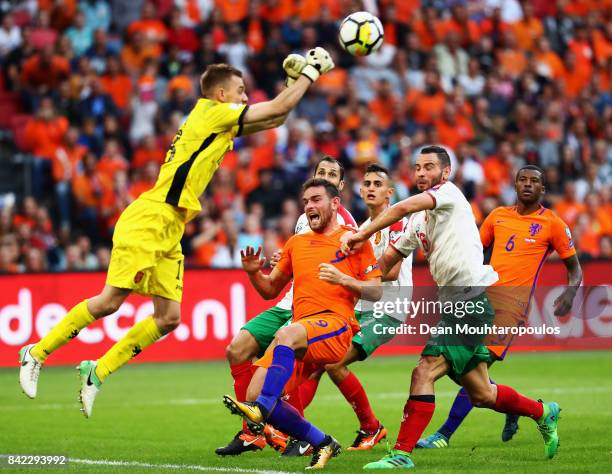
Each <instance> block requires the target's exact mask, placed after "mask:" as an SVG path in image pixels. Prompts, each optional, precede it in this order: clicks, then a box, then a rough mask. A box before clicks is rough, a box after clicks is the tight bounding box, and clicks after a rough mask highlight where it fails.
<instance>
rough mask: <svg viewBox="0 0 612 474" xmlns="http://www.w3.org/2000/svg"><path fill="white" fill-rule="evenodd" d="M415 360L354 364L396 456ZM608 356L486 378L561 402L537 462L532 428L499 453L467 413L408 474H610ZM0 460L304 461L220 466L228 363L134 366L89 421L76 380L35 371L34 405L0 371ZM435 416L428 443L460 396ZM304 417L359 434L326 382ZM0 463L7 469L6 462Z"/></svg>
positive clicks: (140, 465) (504, 368) (107, 463)
mask: <svg viewBox="0 0 612 474" xmlns="http://www.w3.org/2000/svg"><path fill="white" fill-rule="evenodd" d="M415 362H416V358H415V357H392V358H373V359H372V360H369V361H366V362H364V363H357V364H354V365H353V369H354V371H355V373H356V374H357V375H358V376H359V378H360V379H361V381H362V382H363V384H364V386H365V388H366V391H367V392H368V395H369V396H370V400H371V402H372V405H373V408H374V411H375V412H376V414H377V416H378V417H379V419H380V420H381V421H382V422H383V423H384V425H385V426H386V427H387V428H388V429H389V433H390V440H389V441H390V443H391V445H393V442H394V441H395V436H396V435H397V430H398V426H399V423H400V419H401V414H402V408H403V405H404V402H405V400H406V397H407V393H408V387H409V383H410V371H411V369H412V368H413V367H414V365H415ZM611 368H612V352H583V353H539V354H534V353H530V354H512V353H511V354H510V356H509V357H508V359H507V360H506V361H505V362H503V363H500V364H496V365H495V366H494V367H493V369H492V371H491V373H492V377H493V378H494V379H495V380H498V381H499V382H500V383H504V384H508V385H512V386H513V387H515V388H516V389H517V390H519V391H520V392H522V393H524V394H525V395H527V396H530V397H534V398H542V399H544V400H546V401H549V400H554V401H557V402H559V403H560V405H561V408H562V412H561V420H560V422H559V434H560V438H561V447H560V448H559V453H558V454H557V456H556V458H555V459H553V460H552V461H549V460H546V459H544V451H543V443H542V439H541V436H540V434H539V433H538V431H537V429H536V426H535V423H534V422H533V421H532V420H529V419H521V422H520V429H519V432H518V433H517V434H516V435H515V437H514V439H513V440H512V441H510V442H509V443H502V442H501V429H502V426H503V423H504V417H503V415H501V414H498V413H495V412H491V411H488V410H474V411H473V412H472V413H471V414H470V415H469V416H468V418H467V419H466V421H465V423H464V424H463V426H462V427H461V428H460V429H459V431H458V432H457V433H456V434H455V436H454V437H453V438H452V439H451V446H450V448H447V449H441V450H417V451H415V453H414V455H413V459H414V462H415V464H416V467H417V470H418V471H422V472H432V473H436V474H438V473H464V472H487V473H498V472H499V473H504V474H507V473H508V472H519V473H527V472H529V473H536V472H538V473H539V472H550V473H553V472H554V473H563V472H567V473H574V472H597V473H601V472H611V471H612V464H611V463H612V453H611V449H612V444H611V442H612V435H611V430H610V426H611V424H612V403H610V401H611V399H612V378H610V373H611V370H610V369H611ZM0 387H2V389H1V390H0V454H2V455H6V454H64V455H67V456H69V457H70V458H71V461H70V463H69V466H68V468H43V467H39V468H16V467H13V468H11V469H10V470H7V472H15V473H16V472H41V471H47V470H50V469H51V470H53V472H66V471H71V472H103V473H107V472H149V473H151V472H160V473H164V472H167V473H172V472H245V473H253V472H263V471H272V472H276V473H278V472H301V471H303V469H304V467H305V466H306V465H308V463H309V458H290V459H285V458H279V457H278V454H277V453H276V452H275V451H273V450H271V449H269V448H266V449H265V450H264V451H262V452H257V453H246V454H243V455H242V456H239V457H226V458H221V457H218V456H216V455H215V454H214V448H216V447H217V446H221V445H224V444H226V442H228V441H229V440H230V439H231V438H232V437H233V435H234V434H235V433H236V431H238V429H239V427H240V423H239V419H238V418H237V417H234V416H231V415H230V414H229V412H228V411H227V410H226V409H225V407H224V406H223V405H222V403H221V396H222V395H223V394H224V393H232V385H231V377H230V374H229V369H228V368H227V365H226V364H225V363H221V362H219V363H217V362H214V363H189V364H155V365H148V364H142V365H132V366H129V367H125V368H123V369H122V370H121V371H119V372H118V373H117V374H114V375H113V376H111V377H110V378H109V379H108V381H107V382H106V383H105V384H104V386H103V388H102V391H101V392H100V394H99V395H98V398H97V400H96V404H95V406H94V413H93V417H92V418H91V419H85V418H84V417H83V416H82V415H81V413H80V412H79V409H78V403H77V391H78V380H77V377H76V371H75V370H74V369H73V368H68V367H60V368H56V367H48V368H45V369H43V371H42V373H41V378H40V382H39V386H38V398H37V399H36V400H29V399H27V398H26V397H25V395H23V394H22V393H21V390H20V389H19V385H18V374H17V368H16V367H15V368H14V369H2V370H0ZM436 388H437V393H436V403H437V407H436V413H435V415H434V419H433V420H432V423H431V424H430V426H429V428H428V429H427V431H426V434H429V433H431V432H432V431H433V430H435V429H437V428H438V427H439V426H440V424H441V423H442V422H443V420H444V419H445V418H446V414H447V412H448V409H449V407H450V404H451V402H452V400H453V398H454V395H455V393H456V390H457V387H456V385H454V384H453V383H452V382H451V381H450V380H448V379H443V380H441V381H439V382H438V383H437V386H436ZM306 416H307V417H308V418H309V419H310V420H311V421H313V422H314V423H315V424H317V425H318V426H319V427H320V428H322V429H323V430H324V431H326V432H328V433H330V434H332V435H334V436H335V437H336V438H337V439H338V440H339V441H340V443H341V444H342V445H343V446H344V447H347V446H349V445H350V443H351V442H352V441H353V439H354V436H355V433H354V431H355V430H356V429H357V428H358V424H357V420H356V418H355V416H354V414H353V412H352V410H351V408H350V407H349V406H348V404H347V403H346V401H345V400H344V398H343V397H342V395H341V394H340V393H339V392H338V390H337V389H336V387H335V386H334V385H333V384H332V383H331V382H330V381H329V379H328V378H327V377H325V378H324V380H323V381H322V382H321V384H320V386H319V391H318V393H317V396H316V397H315V399H314V402H313V404H312V405H311V406H310V407H309V408H308V410H307V411H306ZM384 444H385V443H384V441H383V443H382V445H378V446H376V447H375V448H374V449H373V450H371V451H366V452H348V451H344V452H343V453H342V454H341V455H340V456H339V457H338V458H335V459H333V460H332V461H331V462H330V463H329V464H328V467H327V468H326V470H327V471H329V472H332V473H340V472H342V473H349V472H350V473H355V472H356V471H360V470H361V467H362V466H363V464H365V463H367V462H369V461H372V460H376V459H379V458H380V457H381V456H382V455H383V454H384V452H385V449H386V447H385V445H384ZM0 464H3V465H6V463H5V459H0Z"/></svg>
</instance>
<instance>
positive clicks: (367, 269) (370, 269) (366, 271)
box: [364, 263, 378, 275]
mask: <svg viewBox="0 0 612 474" xmlns="http://www.w3.org/2000/svg"><path fill="white" fill-rule="evenodd" d="M377 268H378V263H377V264H375V265H368V268H366V269H365V272H364V273H365V274H366V275H367V274H368V273H370V272H371V271H372V270H376V269H377Z"/></svg>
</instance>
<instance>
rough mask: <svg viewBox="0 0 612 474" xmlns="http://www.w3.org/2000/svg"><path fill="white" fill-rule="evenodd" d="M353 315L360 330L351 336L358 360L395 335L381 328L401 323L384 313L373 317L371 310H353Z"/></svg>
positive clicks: (393, 326)
mask: <svg viewBox="0 0 612 474" xmlns="http://www.w3.org/2000/svg"><path fill="white" fill-rule="evenodd" d="M355 317H356V318H357V321H359V325H360V326H361V330H360V331H359V332H358V333H357V334H355V335H354V336H353V339H352V342H353V346H355V349H357V352H359V360H365V359H367V358H368V357H370V356H371V355H372V353H373V352H374V351H375V350H376V349H378V348H379V347H380V346H382V345H383V344H385V343H386V342H389V341H390V340H391V339H393V338H394V337H395V333H393V332H391V334H389V332H387V331H382V328H385V327H392V328H397V327H399V326H401V325H402V322H401V321H398V320H397V319H395V318H392V317H391V316H387V315H386V314H383V315H382V316H381V317H380V318H375V317H374V315H373V312H372V311H363V312H362V311H355ZM381 333H382V334H381Z"/></svg>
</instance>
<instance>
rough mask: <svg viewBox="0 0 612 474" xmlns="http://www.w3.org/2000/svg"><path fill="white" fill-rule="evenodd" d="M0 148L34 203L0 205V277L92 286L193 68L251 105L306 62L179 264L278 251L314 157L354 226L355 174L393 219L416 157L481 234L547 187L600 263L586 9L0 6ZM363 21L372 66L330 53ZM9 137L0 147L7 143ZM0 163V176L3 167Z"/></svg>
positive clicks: (207, 209)
mask: <svg viewBox="0 0 612 474" xmlns="http://www.w3.org/2000/svg"><path fill="white" fill-rule="evenodd" d="M0 8H4V11H2V12H1V15H2V21H1V24H0V63H1V64H2V78H1V80H0V128H1V129H4V130H5V131H6V132H7V133H5V134H4V135H3V137H4V140H5V141H7V142H8V143H9V145H10V148H9V153H11V154H13V155H14V156H15V155H17V154H19V153H23V154H27V155H30V156H31V157H32V159H31V165H30V171H31V172H30V178H29V180H30V182H29V189H31V194H32V195H31V196H27V197H25V198H24V199H19V200H16V201H15V200H14V199H9V198H7V197H4V198H3V199H1V200H0V202H1V203H3V205H2V206H3V207H2V208H1V209H0V240H1V246H0V272H8V273H16V272H40V271H66V270H95V269H105V268H106V266H107V264H108V260H109V253H110V251H109V248H110V243H111V237H112V230H113V226H114V223H115V222H116V221H117V219H118V216H119V215H120V213H121V211H122V210H123V209H125V207H126V206H127V205H128V204H129V203H130V202H131V201H132V200H133V199H135V198H136V197H137V196H138V195H139V194H140V193H142V192H143V191H145V190H147V189H148V188H149V187H151V186H152V184H153V183H154V182H155V179H156V177H157V173H158V170H159V166H160V164H161V163H163V161H164V157H165V153H166V150H167V148H168V146H169V144H170V143H171V141H172V139H173V137H174V134H175V133H176V131H177V130H178V128H179V127H180V124H181V123H182V121H183V120H184V118H185V117H186V115H187V114H188V113H189V111H190V110H191V108H192V106H193V105H194V103H195V101H196V100H197V99H198V97H199V95H200V93H199V90H198V79H199V76H200V74H201V73H202V72H203V70H204V69H205V67H206V66H207V65H208V64H211V63H215V62H227V63H229V64H231V65H233V66H235V67H237V68H239V69H240V70H242V71H243V72H245V73H246V83H247V87H248V94H249V100H250V101H251V102H259V101H262V100H265V99H267V98H270V97H273V96H274V95H275V94H276V92H277V91H278V90H279V89H280V88H282V87H284V72H283V69H282V61H283V58H284V57H285V56H286V55H287V54H288V53H290V52H292V51H294V52H301V53H304V52H305V51H307V50H308V49H310V48H312V47H315V46H317V45H321V46H323V47H325V48H326V49H328V50H329V51H330V52H331V53H332V55H333V59H334V61H335V64H336V68H335V69H334V70H333V71H332V72H331V73H329V74H326V75H325V76H323V77H322V78H321V79H320V80H319V81H318V82H317V84H316V85H315V86H314V87H313V88H312V90H311V92H310V93H309V94H308V95H307V96H306V97H305V98H304V99H303V100H302V102H301V103H300V104H299V106H298V108H297V111H296V112H295V113H293V114H292V115H291V116H290V117H289V119H288V120H287V122H286V124H285V125H284V126H282V127H280V128H278V129H275V130H270V131H267V132H262V133H258V134H255V135H252V136H248V137H245V138H239V139H237V140H236V146H235V149H234V150H233V151H232V152H230V153H228V154H227V155H226V157H225V159H224V161H223V164H222V167H221V168H220V169H219V171H218V172H217V173H216V175H215V177H214V179H213V181H212V184H211V186H210V187H209V188H208V190H207V193H206V195H205V197H204V198H203V201H202V205H203V212H202V214H201V215H200V217H198V218H197V219H195V220H194V221H192V222H191V223H190V224H189V225H188V227H187V230H186V235H185V237H184V240H183V252H184V254H185V255H186V257H187V264H188V265H192V266H211V267H217V268H227V267H234V268H237V267H239V266H240V249H241V248H244V247H245V246H246V245H254V246H258V245H263V246H264V250H265V253H266V254H267V255H271V254H272V252H273V251H274V250H276V249H277V248H280V247H281V246H282V245H283V243H284V242H285V241H286V240H287V239H288V238H289V236H291V235H292V234H293V230H294V229H293V227H294V225H295V222H296V220H297V217H298V215H299V213H300V212H301V211H300V204H299V190H300V185H301V183H302V182H303V181H304V180H305V179H306V178H307V177H308V176H309V175H310V174H311V173H312V169H313V165H314V164H315V163H316V162H317V160H318V159H319V158H320V157H321V156H322V155H331V156H332V157H335V158H337V159H338V160H340V161H341V162H342V164H343V165H344V167H345V169H346V176H345V180H346V186H345V188H344V191H343V193H342V199H343V204H344V205H345V206H346V207H347V208H348V209H350V210H351V211H352V212H353V215H354V216H355V218H356V219H357V221H358V222H359V221H362V220H364V219H365V215H366V208H365V206H364V205H363V203H362V202H361V200H360V198H359V181H360V178H361V176H362V173H363V170H364V168H365V166H367V164H369V163H371V162H379V163H380V164H382V165H384V166H387V167H388V168H389V169H391V170H392V174H393V177H394V180H395V184H396V196H395V200H400V199H403V198H405V197H407V196H408V195H410V193H411V192H413V191H414V190H415V188H414V183H413V161H414V158H415V156H416V154H417V153H418V151H419V149H420V147H421V146H423V145H425V144H429V143H437V144H443V145H445V146H447V147H448V148H449V149H450V150H452V151H453V152H454V153H453V160H454V163H453V164H454V167H453V170H454V171H453V174H454V176H453V177H452V179H453V181H454V182H455V183H456V184H458V185H459V186H460V187H461V189H462V190H463V191H464V193H465V194H466V196H467V197H468V199H469V200H470V202H471V203H472V207H473V210H474V214H475V216H476V219H477V221H478V222H480V221H481V220H482V219H483V217H484V216H486V215H487V214H488V212H490V211H491V210H492V209H493V208H494V207H496V206H498V205H511V204H513V202H514V198H515V194H514V188H513V177H514V173H515V170H516V169H517V168H518V167H520V166H522V165H524V164H535V165H538V166H540V167H542V168H543V169H544V170H545V174H546V190H547V193H546V200H545V205H546V206H548V207H551V208H552V209H554V210H555V211H556V212H557V213H558V214H559V216H560V217H561V218H562V219H564V220H565V221H566V222H567V223H568V224H569V226H570V228H571V229H572V233H573V237H574V242H575V245H576V247H577V249H578V251H579V255H580V257H581V258H582V259H586V258H609V257H610V255H611V254H612V247H611V244H612V241H611V236H612V217H611V216H612V201H611V197H610V183H611V176H612V168H611V165H612V94H611V91H612V82H611V81H612V16H610V15H611V11H612V10H611V9H610V3H609V2H606V1H596V0H574V1H570V0H558V1H551V0H532V1H524V2H519V1H518V0H503V1H502V0H474V1H469V0H464V1H459V0H429V1H428V0H382V1H378V2H375V1H373V0H372V1H365V2H363V3H362V2H356V1H352V2H351V1H339V0H302V1H295V0H261V1H248V0H216V1H213V0H176V1H174V2H173V1H171V0H158V1H142V0H115V1H105V0H84V1H80V2H77V1H76V0H63V1H52V0H29V1H14V2H3V3H0ZM364 8H367V9H368V10H370V11H372V12H373V13H375V14H376V15H378V16H379V17H380V18H381V20H382V22H383V25H384V28H385V43H384V45H383V47H382V48H381V49H380V50H379V51H378V52H377V53H375V54H373V55H371V56H368V57H365V58H356V57H353V56H350V55H349V54H347V53H345V52H343V51H342V50H341V48H340V46H339V44H338V41H337V31H338V23H339V21H340V20H341V19H342V18H343V17H344V16H345V15H346V14H348V13H351V12H353V11H357V10H361V9H364ZM7 137H8V138H7ZM3 159H5V158H3Z"/></svg>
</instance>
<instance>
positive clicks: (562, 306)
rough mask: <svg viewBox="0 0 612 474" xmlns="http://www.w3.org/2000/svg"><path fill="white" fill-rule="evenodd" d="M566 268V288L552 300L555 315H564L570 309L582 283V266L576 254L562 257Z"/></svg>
mask: <svg viewBox="0 0 612 474" xmlns="http://www.w3.org/2000/svg"><path fill="white" fill-rule="evenodd" d="M563 263H564V264H565V268H566V269H567V279H568V282H567V288H565V290H563V293H561V295H559V297H558V298H557V299H556V300H555V302H554V308H555V316H565V315H566V314H567V313H569V311H570V309H572V304H573V303H574V297H575V296H576V292H577V291H578V288H579V287H580V284H581V283H582V268H581V267H580V262H579V261H578V257H577V256H576V255H572V256H571V257H568V258H565V259H563Z"/></svg>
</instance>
